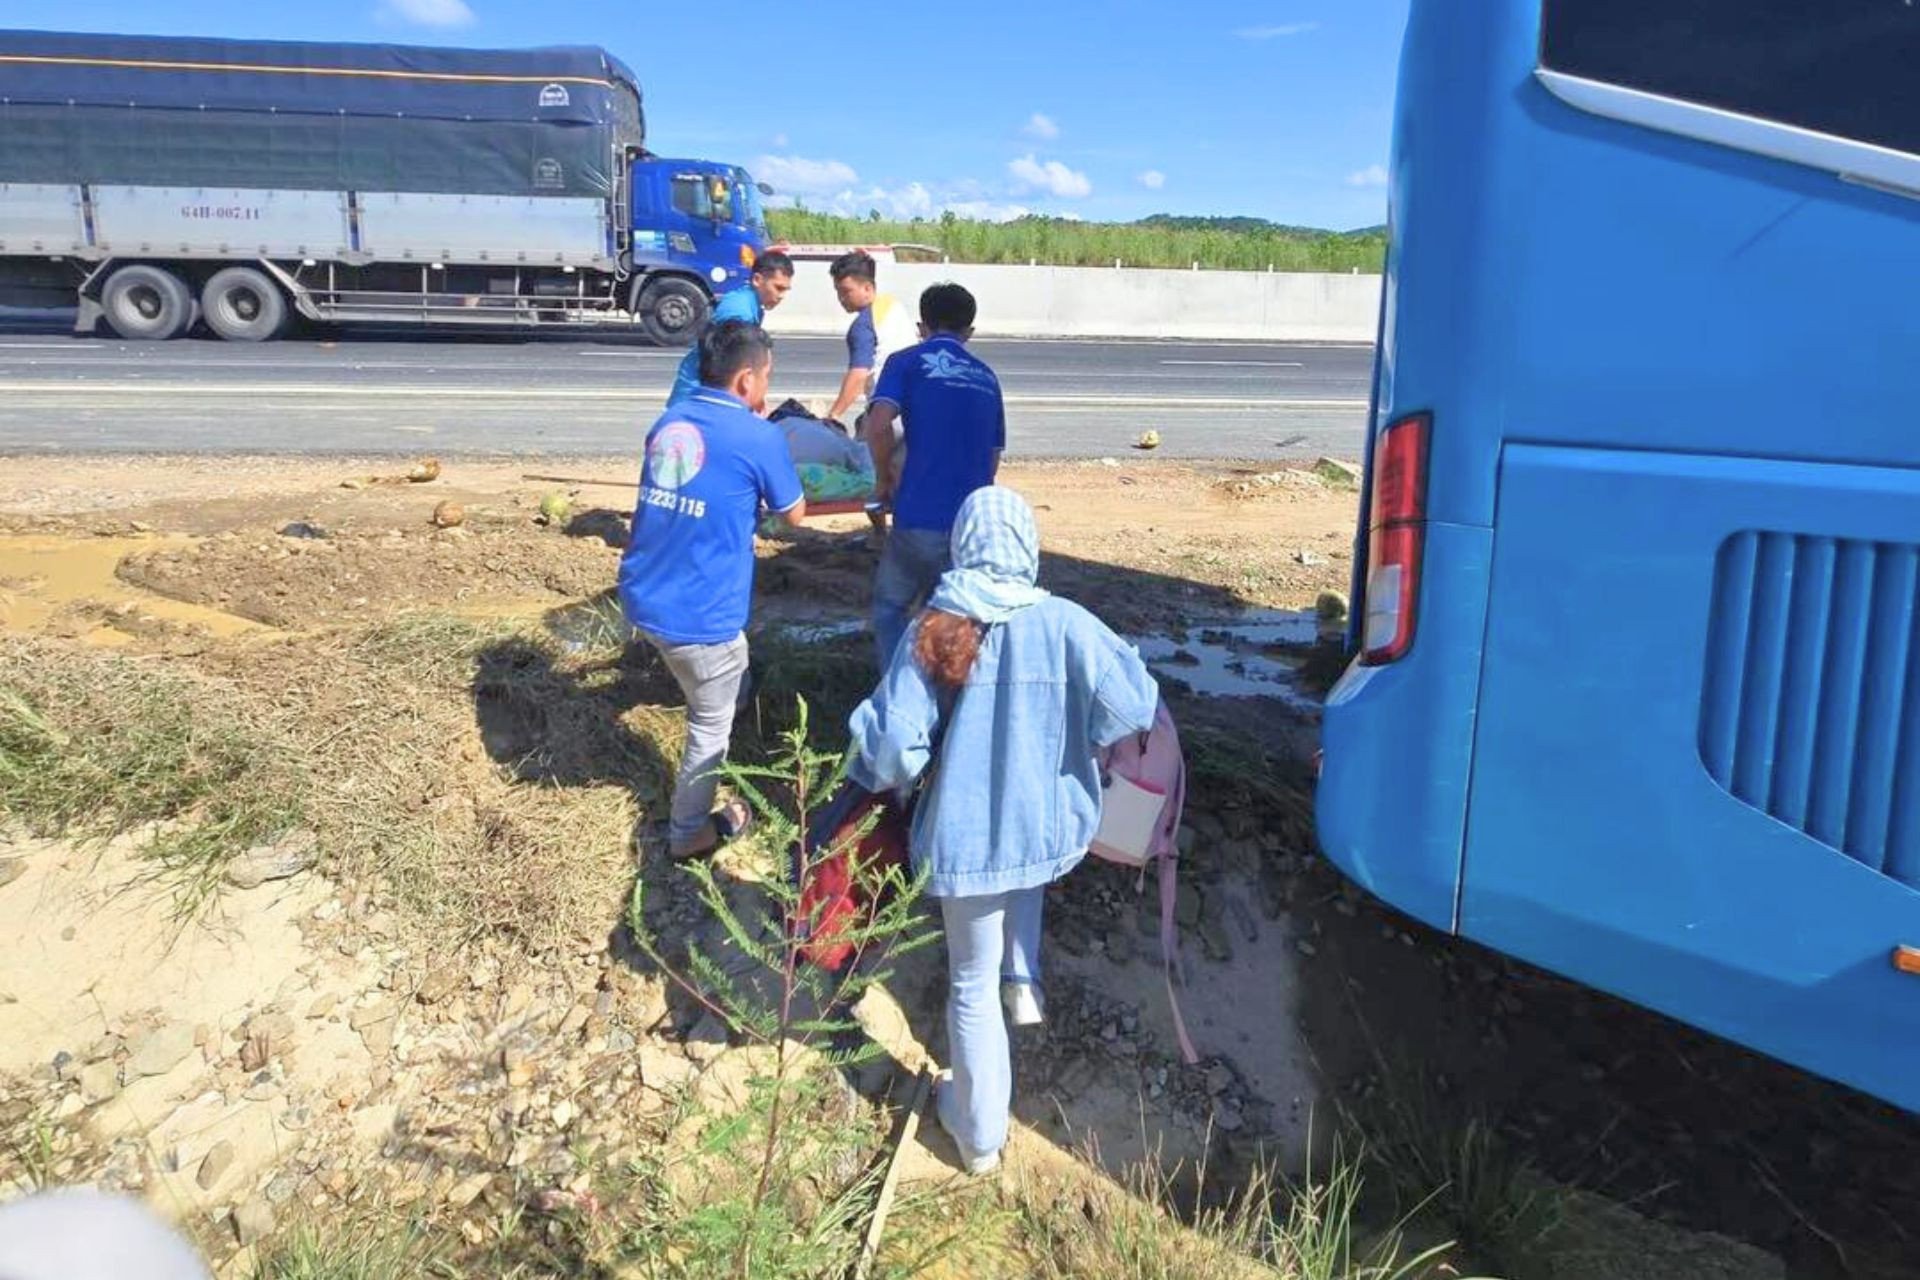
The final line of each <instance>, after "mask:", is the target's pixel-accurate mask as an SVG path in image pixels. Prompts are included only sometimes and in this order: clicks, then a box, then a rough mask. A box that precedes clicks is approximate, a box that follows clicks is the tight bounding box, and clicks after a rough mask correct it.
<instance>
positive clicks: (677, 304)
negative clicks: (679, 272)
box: [640, 276, 713, 347]
mask: <svg viewBox="0 0 1920 1280" xmlns="http://www.w3.org/2000/svg"><path fill="white" fill-rule="evenodd" d="M712 310H713V307H712V304H711V303H709V302H708V301H707V294H706V290H704V289H702V288H701V287H700V286H699V285H697V284H695V283H694V282H693V281H691V280H683V279H681V278H680V277H678V276H662V277H660V278H659V279H657V280H654V281H652V282H651V283H649V284H648V285H647V287H646V288H644V289H642V290H641V291H640V327H641V328H642V329H644V330H645V331H646V334H647V337H649V338H651V339H652V340H653V341H655V342H657V343H659V344H660V345H661V346H663V347H685V346H691V345H692V343H693V340H694V339H695V338H697V337H699V336H700V331H701V330H702V329H704V328H706V327H707V317H708V315H710V314H711V313H712Z"/></svg>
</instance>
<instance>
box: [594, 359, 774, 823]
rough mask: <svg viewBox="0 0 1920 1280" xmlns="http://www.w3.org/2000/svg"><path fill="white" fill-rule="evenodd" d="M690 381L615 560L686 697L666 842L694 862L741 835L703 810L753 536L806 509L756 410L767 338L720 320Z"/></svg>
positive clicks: (721, 816)
mask: <svg viewBox="0 0 1920 1280" xmlns="http://www.w3.org/2000/svg"><path fill="white" fill-rule="evenodd" d="M699 356H700V382H701V386H700V389H699V390H697V391H695V392H694V393H693V394H692V395H690V396H688V397H687V398H686V399H685V400H683V401H681V402H680V403H679V404H676V405H673V406H671V407H669V408H668V409H667V411H666V412H665V413H663V414H661V415H660V418H659V420H658V421H657V422H655V423H654V424H653V429H652V430H651V431H649V432H648V433H647V450H646V460H645V461H644V462H643V463H642V465H641V470H640V503H639V505H638V506H637V507H635V508H634V512H633V533H632V535H631V536H630V537H629V538H628V540H627V549H626V553H625V554H624V555H623V556H621V558H620V578H619V584H620V608H621V611H622V612H623V613H624V614H625V615H626V619H627V621H628V622H629V623H631V624H632V625H633V626H634V627H635V629H637V630H638V631H639V632H640V633H641V634H642V635H644V636H645V637H646V638H647V639H648V640H649V641H650V642H651V643H652V644H653V647H654V648H656V649H658V650H659V651H660V656H661V658H662V659H663V660H664V661H665V663H666V666H667V670H668V671H670V672H672V673H673V677H674V679H675V680H677V681H678V682H679V684H680V691H681V692H682V693H683V694H685V695H686V699H687V742H686V749H685V750H684V751H683V752H682V754H681V761H680V776H679V779H678V780H677V782H676V783H675V785H674V789H673V817H672V822H671V824H670V826H669V830H668V841H669V844H668V849H669V852H670V853H671V854H672V856H673V857H674V858H676V859H685V858H693V857H698V856H700V855H702V854H706V853H710V852H712V851H713V850H714V849H715V848H717V847H719V846H720V845H721V844H723V843H725V842H726V841H728V840H731V839H732V838H733V837H735V836H737V835H739V834H740V833H741V832H742V831H744V830H745V829H746V826H747V822H748V820H749V818H750V817H751V815H750V813H749V812H748V810H747V808H746V806H745V805H743V804H741V803H740V802H738V801H735V802H733V803H732V804H730V805H728V806H727V807H726V808H725V809H722V810H720V811H719V812H715V811H714V809H713V799H714V790H715V785H716V782H717V779H716V778H715V776H714V771H715V770H716V769H718V768H719V767H720V764H721V762H722V761H724V760H725V759H726V757H727V744H728V742H729V740H730V739H731V738H732V737H733V716H734V711H735V709H736V708H737V706H738V704H739V700H740V689H741V682H742V681H743V680H744V679H745V678H746V674H747V637H746V625H747V613H748V610H749V608H750V606H751V604H752V599H753V569H754V558H753V535H754V529H755V527H756V526H757V525H758V523H759V521H760V514H761V512H762V511H763V510H765V511H771V512H774V513H775V514H777V515H780V516H782V517H783V518H784V519H785V520H786V521H787V523H788V524H790V525H795V526H797V525H799V523H800V521H801V520H803V519H804V518H805V517H806V514H807V503H806V497H805V494H804V493H803V492H802V491H801V488H800V477H799V476H798V475H796V474H795V472H794V469H793V458H792V457H791V456H790V455H789V454H788V453H787V441H786V437H785V436H784V435H783V434H782V433H781V431H780V428H778V427H776V426H774V425H773V424H771V423H769V422H768V421H766V419H764V418H762V417H761V416H760V415H761V413H763V412H764V411H765V409H766V402H767V382H768V380H769V379H770V378H771V377H772V375H773V343H772V341H771V340H770V339H769V338H768V337H767V334H766V331H765V330H764V329H761V328H760V327H759V326H757V325H750V324H741V323H738V322H729V323H726V324H720V325H715V326H714V327H713V328H711V329H708V330H707V331H706V332H705V333H704V334H702V335H701V336H700V347H699Z"/></svg>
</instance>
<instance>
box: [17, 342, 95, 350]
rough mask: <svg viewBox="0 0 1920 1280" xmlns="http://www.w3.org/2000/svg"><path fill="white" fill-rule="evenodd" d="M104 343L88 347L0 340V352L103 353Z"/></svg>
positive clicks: (83, 345) (71, 344) (75, 343)
mask: <svg viewBox="0 0 1920 1280" xmlns="http://www.w3.org/2000/svg"><path fill="white" fill-rule="evenodd" d="M106 349H107V347H106V344H105V343H96V344H95V345H93V346H88V345H87V344H86V343H84V342H6V341H4V340H0V351H105V350H106Z"/></svg>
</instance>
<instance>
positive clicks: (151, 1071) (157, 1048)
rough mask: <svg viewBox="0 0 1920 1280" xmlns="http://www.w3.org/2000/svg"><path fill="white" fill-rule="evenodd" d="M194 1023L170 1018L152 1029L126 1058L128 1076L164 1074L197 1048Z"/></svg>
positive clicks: (183, 1060)
mask: <svg viewBox="0 0 1920 1280" xmlns="http://www.w3.org/2000/svg"><path fill="white" fill-rule="evenodd" d="M194 1040H195V1037H194V1034H193V1024H192V1023H189V1022H169V1023H167V1024H166V1025H164V1026H162V1027H160V1028H159V1029H158V1030H156V1031H154V1032H152V1033H150V1034H149V1035H148V1036H147V1037H146V1039H144V1040H142V1041H141V1042H140V1045H139V1047H138V1048H136V1049H135V1050H134V1051H133V1056H132V1057H131V1058H128V1059H127V1074H128V1075H129V1076H135V1077H138V1076H163V1075H165V1074H166V1073H167V1072H169V1071H171V1070H173V1069H174V1068H175V1067H177V1066H179V1065H180V1064H181V1063H182V1062H185V1061H186V1060H187V1055H188V1054H190V1053H192V1052H193V1050H194Z"/></svg>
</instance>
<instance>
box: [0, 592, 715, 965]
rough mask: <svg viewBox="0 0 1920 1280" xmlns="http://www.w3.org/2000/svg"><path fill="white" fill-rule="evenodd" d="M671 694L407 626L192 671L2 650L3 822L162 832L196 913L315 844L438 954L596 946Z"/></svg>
mask: <svg viewBox="0 0 1920 1280" xmlns="http://www.w3.org/2000/svg"><path fill="white" fill-rule="evenodd" d="M677 703H678V698H677V695H675V694H674V693H673V691H672V687H671V681H669V680H666V679H665V677H664V674H663V673H661V672H659V671H658V670H657V669H655V668H652V667H649V666H647V665H639V666H633V665H629V664H627V663H626V662H624V661H623V660H622V657H621V655H620V653H619V651H617V650H615V651H595V652H587V653H580V654H569V653H567V652H565V651H563V650H562V648H561V647H560V646H559V645H558V644H557V643H556V642H554V641H552V640H551V639H549V638H546V637H544V636H542V635H538V634H534V633H532V632H526V631H519V630H514V629H512V628H508V627H506V626H504V625H491V626H489V625H482V624H477V623H473V622H467V621H462V620H459V619H453V618H447V617H441V616H413V617H403V618H400V619H398V620H395V621H391V622H388V623H383V624H381V625H379V626H376V627H374V628H372V629H368V630H358V631H340V632H330V633H320V634H314V635H306V636H302V637H299V638H298V639H296V640H288V641H284V642H253V643H234V644H227V645H222V646H218V647H215V648H214V649H212V650H210V651H209V652H207V653H206V654H204V655H201V656H200V657H198V658H196V659H195V660H194V666H193V667H191V668H189V667H185V666H182V665H180V664H176V663H167V662H163V661H160V660H156V659H146V658H131V657H126V656H121V655H116V654H112V653H108V652H102V651H100V650H97V649H92V648H89V647H86V646H84V645H80V644H74V643H62V642H51V641H17V642H11V643H9V644H7V645H6V647H5V648H4V649H0V816H5V817H10V818H13V819H15V820H18V821H22V822H24V823H27V824H28V825H30V826H31V827H33V828H34V829H36V830H37V831H40V832H42V833H44V834H62V833H64V834H67V835H70V836H75V837H81V838H86V837H98V836H106V835H112V834H114V833H116V832H120V831H124V830H128V829H131V828H134V827H137V826H140V825H142V824H161V825H160V826H158V827H157V828H156V830H157V832H158V834H156V835H155V836H153V837H152V839H151V841H150V843H149V847H148V852H149V854H150V856H151V857H153V858H154V859H155V862H156V870H157V873H158V874H161V875H164V876H166V877H167V879H168V882H169V883H170V884H172V886H173V887H174V889H175V892H176V894H177V895H178V896H179V897H180V899H181V901H182V904H183V906H184V907H185V908H187V909H197V908H198V907H199V906H200V905H202V904H204V903H205V902H206V901H207V900H208V899H209V898H210V897H211V896H212V894H213V893H214V892H215V891H216V890H217V888H218V885H219V881H220V875H221V872H222V870H223V869H224V867H225V864H226V862H227V861H228V860H229V859H230V858H231V857H232V856H233V855H234V854H236V853H239V852H241V851H242V850H244V849H246V848H249V847H251V846H253V845H256V844H259V843H262V842H264V841H267V840H270V839H272V838H274V837H275V836H277V835H279V834H282V833H283V832H285V831H286V830H288V829H290V828H292V827H295V826H300V825H305V826H308V827H311V828H312V829H313V830H314V831H315V832H316V834H317V835H318V836H319V838H320V845H321V849H322V851H323V854H324V856H325V858H326V862H327V867H328V869H329V870H330V871H331V872H332V873H333V874H335V875H337V876H340V877H342V878H344V879H347V880H349V881H354V882H367V883H378V884H380V885H384V886H385V888H386V889H387V890H388V891H390V894H391V896H392V897H393V898H395V899H396V900H397V902H398V904H399V905H400V907H401V908H402V909H403V910H405V911H407V912H408V913H410V914H411V915H413V916H415V917H417V919H418V921H419V923H420V924H421V925H422V926H423V927H424V928H426V929H427V930H430V931H431V933H432V934H433V936H435V937H438V938H442V939H446V940H447V941H448V942H449V943H451V944H456V945H457V944H458V943H460V942H463V941H466V940H469V939H472V938H475V937H478V936H482V935H494V936H505V937H510V938H515V939H519V940H521V941H522V942H523V943H524V944H525V945H526V946H528V947H529V948H530V949H532V950H535V951H541V950H546V949H549V948H552V947H557V946H562V945H568V944H572V943H574V942H577V941H582V940H592V941H599V940H602V939H604V938H605V936H606V933H607V930H608V929H610V928H611V927H613V925H614V923H615V922H616V921H617V920H618V918H619V913H620V910H621V907H622V905H623V903H624V901H625V895H626V891H627V888H628V886H629V885H630V883H631V880H632V868H633V860H632V849H633V838H634V832H635V829H636V826H637V824H638V822H639V821H640V817H641V815H642V813H643V812H644V811H645V810H646V809H647V808H649V807H651V806H652V805H653V804H654V803H656V802H657V801H658V799H659V798H661V797H663V796H664V795H665V794H666V792H667V790H668V787H669V785H670V781H669V780H670V776H671V768H672V765H673V759H672V752H674V751H675V750H676V749H677V743H678V741H679V732H680V723H681V718H680V712H679V709H678V706H677Z"/></svg>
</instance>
